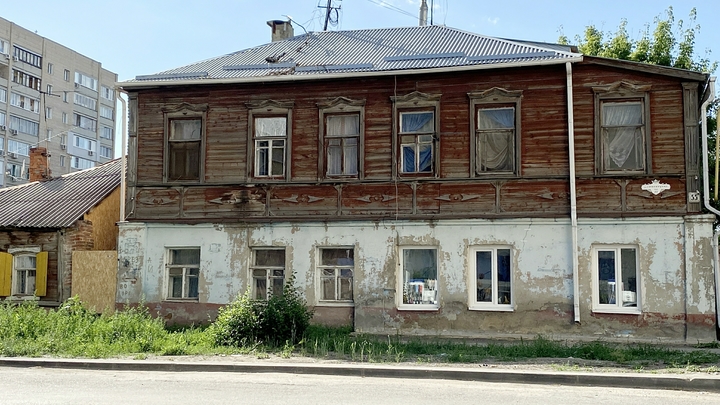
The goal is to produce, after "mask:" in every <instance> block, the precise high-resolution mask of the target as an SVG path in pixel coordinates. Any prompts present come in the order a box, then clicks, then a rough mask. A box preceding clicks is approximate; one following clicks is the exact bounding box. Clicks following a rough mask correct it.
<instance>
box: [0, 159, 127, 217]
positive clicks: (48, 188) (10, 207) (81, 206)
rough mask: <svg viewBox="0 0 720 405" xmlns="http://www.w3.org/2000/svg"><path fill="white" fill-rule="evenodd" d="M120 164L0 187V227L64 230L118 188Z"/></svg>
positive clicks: (117, 161)
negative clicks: (45, 179)
mask: <svg viewBox="0 0 720 405" xmlns="http://www.w3.org/2000/svg"><path fill="white" fill-rule="evenodd" d="M121 170H122V161H121V160H120V159H116V160H113V161H110V162H108V163H106V164H104V165H101V166H97V167H94V168H91V169H86V170H81V171H78V172H74V173H70V174H66V175H63V176H60V177H57V178H54V179H52V180H47V181H41V182H40V181H35V182H32V183H27V184H21V185H19V186H14V187H7V188H0V227H13V228H64V227H68V226H70V225H72V224H73V223H74V222H75V221H76V220H78V219H80V218H81V217H82V216H83V214H85V213H86V212H88V211H89V210H90V209H91V208H92V207H94V206H96V205H97V204H98V203H100V202H101V201H102V200H103V199H104V198H105V197H107V195H108V194H110V193H111V192H112V191H113V190H115V188H117V187H118V186H120V172H121Z"/></svg>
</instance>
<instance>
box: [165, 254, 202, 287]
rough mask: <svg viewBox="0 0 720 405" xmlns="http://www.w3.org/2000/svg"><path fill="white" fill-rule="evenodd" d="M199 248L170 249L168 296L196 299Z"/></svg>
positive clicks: (198, 274)
mask: <svg viewBox="0 0 720 405" xmlns="http://www.w3.org/2000/svg"><path fill="white" fill-rule="evenodd" d="M199 276H200V249H199V248H191V249H170V251H169V261H168V298H170V299H195V300H196V299H198V296H199V289H198V281H199V280H198V279H199Z"/></svg>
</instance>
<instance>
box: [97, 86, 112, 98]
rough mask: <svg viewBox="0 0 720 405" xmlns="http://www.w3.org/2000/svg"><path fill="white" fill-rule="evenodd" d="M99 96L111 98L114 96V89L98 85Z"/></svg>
mask: <svg viewBox="0 0 720 405" xmlns="http://www.w3.org/2000/svg"><path fill="white" fill-rule="evenodd" d="M100 96H101V97H102V98H104V99H107V100H113V99H114V98H115V90H113V89H111V88H110V87H107V86H100Z"/></svg>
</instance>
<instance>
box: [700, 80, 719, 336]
mask: <svg viewBox="0 0 720 405" xmlns="http://www.w3.org/2000/svg"><path fill="white" fill-rule="evenodd" d="M707 88H708V91H709V92H710V95H709V96H708V97H707V99H706V100H705V101H704V102H703V103H702V106H701V107H700V114H701V117H700V120H701V122H702V125H701V130H702V162H703V173H702V174H703V200H704V203H705V208H707V209H708V211H710V212H712V213H713V214H715V215H716V216H720V211H718V210H716V209H715V208H714V207H713V206H712V205H710V179H709V178H708V175H709V172H708V170H709V169H708V141H707V137H708V130H707V108H708V106H709V105H710V103H712V102H713V100H715V77H711V78H710V80H709V81H708V87H707ZM716 164H717V163H716ZM719 236H720V230H718V229H717V228H715V232H714V233H713V240H712V247H713V271H714V273H715V322H716V323H715V325H716V328H717V327H718V326H720V300H718V293H719V292H720V288H718V285H720V263H718V262H719V260H718V237H719Z"/></svg>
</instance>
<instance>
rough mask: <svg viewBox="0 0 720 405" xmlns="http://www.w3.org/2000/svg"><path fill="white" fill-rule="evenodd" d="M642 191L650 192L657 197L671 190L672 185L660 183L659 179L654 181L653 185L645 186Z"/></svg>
mask: <svg viewBox="0 0 720 405" xmlns="http://www.w3.org/2000/svg"><path fill="white" fill-rule="evenodd" d="M640 188H641V189H643V190H645V191H649V192H651V193H653V194H655V195H658V194H660V193H662V192H663V191H665V190H670V185H669V184H667V183H660V182H659V181H658V180H657V179H656V180H653V181H652V183H648V184H643V185H642V187H640Z"/></svg>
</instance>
